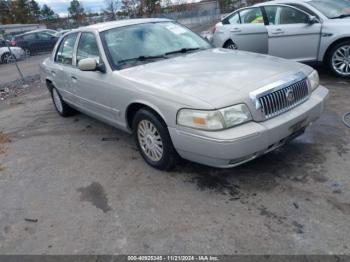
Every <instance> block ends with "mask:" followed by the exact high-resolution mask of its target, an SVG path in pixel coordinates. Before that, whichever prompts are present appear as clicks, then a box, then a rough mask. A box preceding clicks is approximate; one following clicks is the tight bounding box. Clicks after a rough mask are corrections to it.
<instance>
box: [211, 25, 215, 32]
mask: <svg viewBox="0 0 350 262" xmlns="http://www.w3.org/2000/svg"><path fill="white" fill-rule="evenodd" d="M215 31H216V26H215V25H213V26H212V28H211V32H212V33H213V34H214V33H215Z"/></svg>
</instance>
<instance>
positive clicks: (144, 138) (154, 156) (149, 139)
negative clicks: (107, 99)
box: [132, 109, 179, 170]
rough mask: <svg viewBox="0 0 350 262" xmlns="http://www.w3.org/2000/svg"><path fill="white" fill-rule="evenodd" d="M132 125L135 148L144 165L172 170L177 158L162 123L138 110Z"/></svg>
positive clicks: (143, 110) (158, 119)
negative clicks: (144, 162)
mask: <svg viewBox="0 0 350 262" xmlns="http://www.w3.org/2000/svg"><path fill="white" fill-rule="evenodd" d="M132 123H133V124H132V129H133V133H134V139H135V142H136V145H137V148H138V149H139V151H140V154H141V156H142V157H143V159H144V160H145V161H146V163H147V164H149V165H150V166H152V167H154V168H157V169H160V170H171V169H172V168H174V167H175V165H176V163H177V161H178V159H179V156H178V154H177V152H176V150H175V148H174V146H173V143H172V141H171V138H170V135H169V132H168V128H167V126H166V124H165V123H164V121H162V119H160V118H159V117H158V116H157V115H156V114H155V113H153V112H151V111H150V110H146V109H140V110H139V111H137V112H136V114H135V116H134V118H133V122H132Z"/></svg>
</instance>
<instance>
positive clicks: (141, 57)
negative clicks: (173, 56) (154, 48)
mask: <svg viewBox="0 0 350 262" xmlns="http://www.w3.org/2000/svg"><path fill="white" fill-rule="evenodd" d="M160 58H164V59H166V58H167V57H166V56H164V55H154V56H143V55H142V56H139V57H134V58H128V59H124V60H119V61H118V65H120V64H125V63H127V62H133V61H136V62H137V61H141V62H142V61H147V60H154V59H160Z"/></svg>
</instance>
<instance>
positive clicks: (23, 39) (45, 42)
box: [11, 32, 58, 56]
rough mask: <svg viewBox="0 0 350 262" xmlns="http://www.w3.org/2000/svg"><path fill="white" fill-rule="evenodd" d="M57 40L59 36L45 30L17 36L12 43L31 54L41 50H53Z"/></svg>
mask: <svg viewBox="0 0 350 262" xmlns="http://www.w3.org/2000/svg"><path fill="white" fill-rule="evenodd" d="M57 40H58V37H57V36H54V35H51V34H48V33H45V32H34V33H33V32H32V33H25V34H21V35H17V36H15V37H14V38H13V39H12V40H11V45H12V46H18V47H21V48H22V49H23V50H24V51H25V54H26V55H27V56H29V55H32V54H35V53H39V52H47V51H52V49H53V48H54V46H55V44H56V42H57Z"/></svg>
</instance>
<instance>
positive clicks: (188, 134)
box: [169, 86, 328, 168]
mask: <svg viewBox="0 0 350 262" xmlns="http://www.w3.org/2000/svg"><path fill="white" fill-rule="evenodd" d="M327 98H328V90H327V89H326V88H325V87H323V86H319V87H318V88H317V89H316V90H315V91H314V92H312V94H311V96H310V98H309V99H308V100H307V101H305V102H304V103H303V104H301V105H299V106H297V107H296V108H293V109H292V110H290V111H288V112H286V113H283V114H281V115H279V116H277V117H274V118H272V119H269V120H267V121H264V122H249V123H246V124H243V125H240V126H237V127H233V128H230V129H227V130H223V131H216V132H209V131H200V130H194V129H190V128H181V129H180V127H178V128H173V127H169V133H170V136H171V139H172V141H173V144H174V147H175V148H176V150H177V152H178V153H179V155H180V156H181V157H183V158H185V159H188V160H190V161H193V162H197V163H201V164H204V165H208V166H214V167H219V168H229V167H234V166H238V165H240V164H243V163H245V162H248V161H250V160H253V159H255V158H256V157H258V156H260V155H263V154H266V153H268V152H270V151H272V150H274V149H276V148H278V147H280V146H281V145H283V144H284V143H286V142H288V141H289V140H290V139H292V138H294V137H296V136H298V135H300V134H301V133H302V131H303V130H304V129H305V128H306V127H307V126H308V125H309V124H310V123H312V122H314V121H315V120H317V119H318V118H319V117H320V115H321V113H322V112H323V110H324V107H325V102H326V100H327Z"/></svg>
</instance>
